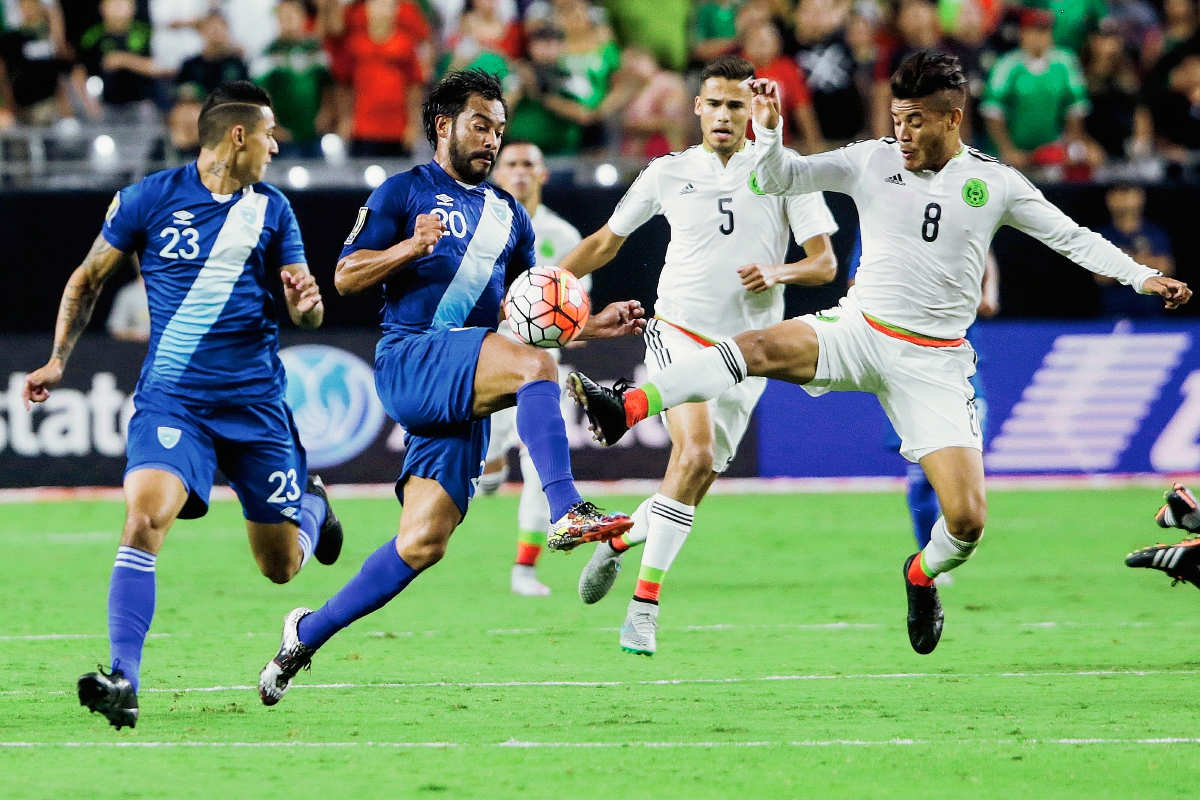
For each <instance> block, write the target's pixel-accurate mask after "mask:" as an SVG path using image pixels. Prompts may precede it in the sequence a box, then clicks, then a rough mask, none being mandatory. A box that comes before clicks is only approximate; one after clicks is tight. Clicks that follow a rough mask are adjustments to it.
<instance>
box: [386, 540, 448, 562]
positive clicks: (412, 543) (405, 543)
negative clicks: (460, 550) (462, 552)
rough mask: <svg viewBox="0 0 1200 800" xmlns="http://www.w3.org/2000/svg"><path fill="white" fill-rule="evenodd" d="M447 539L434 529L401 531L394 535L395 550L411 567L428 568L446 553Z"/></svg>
mask: <svg viewBox="0 0 1200 800" xmlns="http://www.w3.org/2000/svg"><path fill="white" fill-rule="evenodd" d="M448 539H449V537H447V536H443V535H441V534H439V533H437V532H434V531H428V530H417V531H401V533H400V535H399V536H397V537H396V552H397V553H399V554H400V558H402V559H404V563H405V564H408V565H409V566H410V567H412V568H413V569H428V568H429V567H432V566H433V565H434V564H436V563H438V562H439V561H441V560H442V558H443V557H444V556H445V555H446V544H447V541H448Z"/></svg>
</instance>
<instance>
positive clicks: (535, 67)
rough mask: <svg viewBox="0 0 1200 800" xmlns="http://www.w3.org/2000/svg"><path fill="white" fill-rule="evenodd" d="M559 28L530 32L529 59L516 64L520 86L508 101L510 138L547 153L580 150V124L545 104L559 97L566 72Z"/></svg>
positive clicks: (546, 26)
mask: <svg viewBox="0 0 1200 800" xmlns="http://www.w3.org/2000/svg"><path fill="white" fill-rule="evenodd" d="M564 38H566V37H565V35H564V34H563V32H562V31H560V30H559V29H557V28H555V27H552V26H550V25H543V26H541V27H538V28H534V29H533V30H532V31H531V32H530V34H529V62H528V63H523V64H520V65H518V70H519V73H520V76H521V79H520V88H519V89H518V91H517V93H516V95H515V96H514V97H512V99H511V100H510V104H511V105H510V108H509V112H508V127H507V129H506V131H505V135H506V136H507V137H508V138H509V139H520V140H522V141H528V142H533V143H534V144H536V145H537V146H538V147H540V148H541V149H542V152H544V153H545V154H546V155H563V154H569V153H577V152H579V148H580V147H581V146H582V144H583V126H582V125H581V124H580V123H578V122H575V121H574V120H572V119H569V118H567V117H564V116H560V115H559V114H556V113H555V112H553V111H551V110H550V108H548V107H547V103H548V102H549V103H550V104H553V102H554V99H555V98H558V99H564V98H562V97H561V95H562V93H563V87H564V85H565V83H566V80H567V73H566V71H565V70H564V69H562V67H561V66H560V64H559V61H560V59H561V58H562V55H563V39H564Z"/></svg>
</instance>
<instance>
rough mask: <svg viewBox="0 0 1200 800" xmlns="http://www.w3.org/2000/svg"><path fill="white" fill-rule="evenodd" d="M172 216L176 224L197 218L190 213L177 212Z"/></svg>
mask: <svg viewBox="0 0 1200 800" xmlns="http://www.w3.org/2000/svg"><path fill="white" fill-rule="evenodd" d="M171 216H172V217H174V218H175V221H176V222H188V221H190V220H193V219H195V218H196V215H195V214H192V213H189V212H187V211H176V212H175V213H174V214H172V215H171Z"/></svg>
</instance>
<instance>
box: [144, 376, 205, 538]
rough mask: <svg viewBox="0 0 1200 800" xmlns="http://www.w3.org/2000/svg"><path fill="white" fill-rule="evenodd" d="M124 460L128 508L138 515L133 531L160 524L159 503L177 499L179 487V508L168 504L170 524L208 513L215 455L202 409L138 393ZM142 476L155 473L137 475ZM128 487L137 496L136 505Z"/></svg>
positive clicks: (149, 394)
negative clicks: (181, 501) (166, 499)
mask: <svg viewBox="0 0 1200 800" xmlns="http://www.w3.org/2000/svg"><path fill="white" fill-rule="evenodd" d="M125 455H126V466H125V485H126V498H127V499H126V505H127V506H128V508H129V510H130V511H131V512H133V511H136V512H137V514H136V515H134V516H131V518H130V521H129V523H132V524H133V525H134V527H137V526H145V525H147V524H152V525H153V524H157V523H156V522H154V520H156V519H161V515H159V512H158V510H157V509H159V508H160V507H161V504H160V502H159V500H158V499H157V498H159V497H160V496H170V497H171V498H174V496H175V494H176V489H177V488H178V487H177V484H178V486H179V487H182V491H183V495H184V501H183V503H182V504H181V505H180V506H179V507H178V508H175V507H174V500H173V499H172V500H170V501H168V502H167V504H166V507H167V508H171V509H173V511H172V513H171V519H174V518H175V517H179V518H180V519H195V518H197V517H202V516H204V515H205V513H207V511H208V497H209V493H210V492H211V490H212V482H213V474H214V473H215V471H216V454H215V452H214V449H213V439H212V437H211V435H210V433H209V431H208V429H207V426H206V425H205V422H204V420H203V419H202V417H201V411H200V410H197V409H193V408H190V407H188V406H185V405H184V404H183V403H181V402H180V401H178V400H176V399H175V398H172V397H170V396H167V395H161V394H154V393H152V392H141V393H139V394H138V395H137V397H136V398H134V413H133V416H132V417H131V418H130V420H129V429H128V432H127V435H126V440H125ZM142 472H145V473H151V474H148V475H139V473H142ZM167 475H170V476H172V477H173V478H174V481H172V480H170V479H169V478H167V477H166V476H167ZM156 487H161V488H162V489H163V491H159V488H156ZM167 487H170V488H169V489H167ZM130 488H132V489H133V490H134V492H135V494H134V498H135V499H134V500H133V501H132V502H131V501H130V500H129V498H130V494H129V490H130ZM164 493H165V495H164ZM152 512H153V513H152ZM129 523H127V525H128V524H129Z"/></svg>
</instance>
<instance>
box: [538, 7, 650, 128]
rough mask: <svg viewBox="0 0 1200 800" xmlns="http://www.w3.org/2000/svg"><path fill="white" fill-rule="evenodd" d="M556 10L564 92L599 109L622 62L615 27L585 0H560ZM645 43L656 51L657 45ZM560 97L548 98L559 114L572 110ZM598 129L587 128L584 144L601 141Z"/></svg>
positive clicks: (563, 93)
mask: <svg viewBox="0 0 1200 800" xmlns="http://www.w3.org/2000/svg"><path fill="white" fill-rule="evenodd" d="M554 11H555V13H554V19H555V21H556V23H557V24H558V25H559V26H560V27H561V28H562V32H563V35H564V38H563V43H562V46H563V53H562V57H561V58H559V66H561V67H562V69H563V70H564V72H565V73H566V76H565V79H564V80H563V83H562V87H561V94H562V95H563V96H564V97H565V98H566V99H567V100H568V101H574V102H575V103H578V104H579V105H580V106H582V107H583V108H584V109H586V110H587V111H596V110H597V109H599V108H600V104H601V103H603V102H604V98H605V96H607V94H608V90H609V83H610V81H611V80H612V76H613V73H615V72H616V71H617V69H618V68H619V67H620V66H621V54H620V52H619V51H618V50H617V45H616V43H615V42H613V39H612V31H611V30H610V29H609V27H608V26H607V25H605V24H604V23H603V22H601V21H600V18H599V17H598V16H597V15H596V14H594V13H593V12H594V11H595V9H593V8H592V7H591V6H590V5H588V3H586V2H584V0H557V1H556V3H555V8H554ZM643 46H644V47H646V49H647V50H650V51H651V52H655V51H654V49H653V48H651V47H648V46H645V45H643ZM558 99H559V98H556V97H554V96H551V97H549V98H547V102H548V103H549V104H550V106H549V107H550V108H551V110H553V111H555V112H556V113H559V114H562V113H563V112H564V111H569V109H570V106H566V105H564V104H562V103H558V102H557V100H558ZM585 124H586V123H585ZM597 133H598V132H597V131H595V130H593V131H592V136H591V138H589V136H588V131H586V130H585V131H584V142H583V143H584V145H585V146H591V145H594V144H599V142H598V141H596V134H597Z"/></svg>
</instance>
